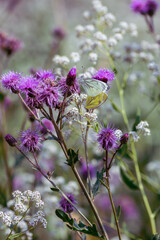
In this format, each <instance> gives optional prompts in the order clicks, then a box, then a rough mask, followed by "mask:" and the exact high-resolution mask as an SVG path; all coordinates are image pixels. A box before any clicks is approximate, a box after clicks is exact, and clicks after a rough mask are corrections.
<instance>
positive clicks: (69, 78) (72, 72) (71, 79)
mask: <svg viewBox="0 0 160 240" xmlns="http://www.w3.org/2000/svg"><path fill="white" fill-rule="evenodd" d="M75 79H76V68H71V70H70V71H69V72H68V75H67V78H66V84H67V85H68V86H73V85H74V82H75Z"/></svg>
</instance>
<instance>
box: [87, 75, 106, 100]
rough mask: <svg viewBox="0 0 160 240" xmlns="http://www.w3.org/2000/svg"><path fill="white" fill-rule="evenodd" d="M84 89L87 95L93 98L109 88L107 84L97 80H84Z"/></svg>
mask: <svg viewBox="0 0 160 240" xmlns="http://www.w3.org/2000/svg"><path fill="white" fill-rule="evenodd" d="M82 87H83V88H84V90H85V92H86V94H87V95H88V96H91V97H95V96H97V95H99V94H100V93H102V92H106V91H107V90H108V89H109V86H108V85H107V84H106V83H104V82H102V81H99V80H96V79H83V81H82Z"/></svg>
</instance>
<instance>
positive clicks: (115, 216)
mask: <svg viewBox="0 0 160 240" xmlns="http://www.w3.org/2000/svg"><path fill="white" fill-rule="evenodd" d="M116 153H117V152H116V151H115V153H114V154H113V156H112V158H111V161H110V164H109V166H110V167H111V164H112V160H113V158H114V156H115V155H116ZM109 166H108V151H107V150H106V178H105V179H106V184H104V186H105V187H106V188H107V190H108V194H109V199H110V203H111V206H112V211H113V214H114V219H115V223H116V227H117V233H118V237H119V240H121V233H120V227H119V221H118V218H117V213H116V209H115V206H114V202H113V198H112V194H111V190H110V183H109V169H110V168H109Z"/></svg>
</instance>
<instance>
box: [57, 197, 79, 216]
mask: <svg viewBox="0 0 160 240" xmlns="http://www.w3.org/2000/svg"><path fill="white" fill-rule="evenodd" d="M67 197H68V198H69V200H70V201H71V202H72V203H73V204H75V203H76V201H75V197H74V196H73V194H72V193H71V194H67ZM60 206H61V208H62V209H63V210H64V211H65V212H66V213H71V212H73V210H74V207H73V206H72V205H71V204H70V203H69V202H68V201H67V200H66V198H65V197H62V198H61V200H60Z"/></svg>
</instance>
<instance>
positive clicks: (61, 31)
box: [52, 27, 66, 40]
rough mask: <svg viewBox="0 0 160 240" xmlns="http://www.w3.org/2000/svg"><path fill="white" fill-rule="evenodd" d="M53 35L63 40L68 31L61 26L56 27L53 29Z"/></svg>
mask: <svg viewBox="0 0 160 240" xmlns="http://www.w3.org/2000/svg"><path fill="white" fill-rule="evenodd" d="M52 35H53V37H55V38H56V39H57V40H63V39H64V38H65V36H66V32H65V31H64V29H63V28H61V27H56V28H54V29H53V31H52Z"/></svg>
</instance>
